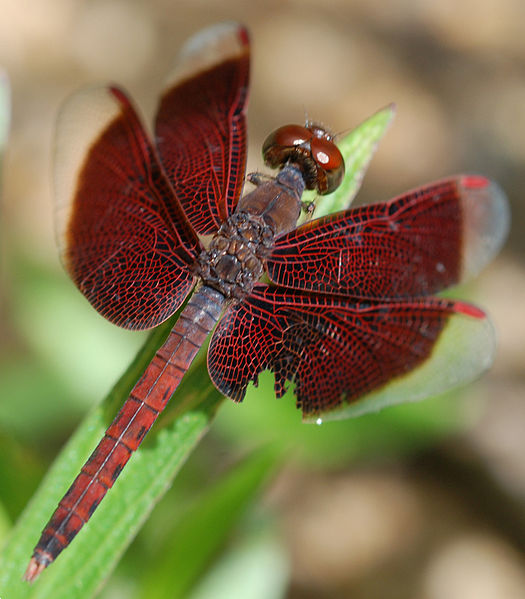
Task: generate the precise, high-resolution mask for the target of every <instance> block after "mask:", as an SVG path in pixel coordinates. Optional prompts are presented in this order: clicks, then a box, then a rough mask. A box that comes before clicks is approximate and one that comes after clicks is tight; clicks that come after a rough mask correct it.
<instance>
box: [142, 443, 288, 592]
mask: <svg viewBox="0 0 525 599" xmlns="http://www.w3.org/2000/svg"><path fill="white" fill-rule="evenodd" d="M279 457H280V454H279V453H278V452H276V451H275V450H274V449H265V450H259V451H257V452H255V453H254V454H252V455H251V456H250V457H249V458H248V459H246V460H244V461H243V462H242V463H241V464H240V465H238V466H237V467H236V468H235V469H234V470H233V471H232V472H230V473H229V474H228V475H227V476H226V477H223V478H222V479H221V480H220V481H219V482H218V483H216V484H215V485H214V486H213V487H212V488H211V489H209V490H208V491H207V492H205V493H204V495H203V496H202V497H201V498H200V499H198V500H196V501H195V502H194V503H193V504H192V506H191V508H190V509H189V510H188V511H187V512H185V513H183V514H181V516H180V518H179V519H178V521H177V522H176V523H175V525H174V526H173V527H172V528H171V529H170V530H169V532H168V533H167V535H166V536H167V537H169V540H168V541H167V543H164V544H162V543H161V545H162V550H161V552H160V553H159V555H158V556H157V558H156V559H154V560H153V562H154V564H155V566H154V567H153V568H151V569H149V570H148V571H147V572H146V574H145V576H144V581H143V585H142V587H143V590H142V594H141V595H140V596H141V597H143V598H144V599H162V598H164V597H170V599H178V598H183V597H187V596H188V592H189V590H190V589H191V587H192V586H193V585H194V584H195V583H196V582H197V581H198V580H199V579H200V578H201V577H202V574H203V571H205V569H206V568H207V566H208V565H209V563H210V561H211V559H212V558H213V557H214V556H215V554H216V553H217V552H218V550H219V549H220V548H221V546H222V545H223V544H224V542H225V540H226V538H227V536H228V534H229V532H230V531H231V529H232V528H233V527H234V525H235V524H236V523H237V522H238V521H239V519H240V518H241V516H242V515H243V514H244V512H245V511H246V509H247V507H248V506H249V505H250V504H251V503H252V502H253V500H254V499H255V497H256V496H257V494H258V493H259V492H260V490H261V488H262V487H263V485H264V484H265V483H266V482H267V480H268V478H269V476H270V475H271V474H272V473H273V472H274V471H275V468H276V466H277V464H278V462H279Z"/></svg>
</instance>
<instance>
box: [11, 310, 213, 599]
mask: <svg viewBox="0 0 525 599" xmlns="http://www.w3.org/2000/svg"><path fill="white" fill-rule="evenodd" d="M177 316H178V315H177ZM177 316H175V317H174V318H172V319H170V320H169V321H168V322H167V323H166V324H165V325H163V326H161V327H159V328H158V329H156V330H155V331H154V332H153V333H152V334H151V336H150V338H149V339H148V341H147V342H146V344H145V346H144V348H143V349H142V350H141V351H140V352H139V354H138V356H137V358H136V359H135V360H134V362H133V363H132V365H131V366H130V368H129V369H128V370H127V371H126V373H125V374H124V376H123V377H122V378H121V379H120V381H119V382H118V383H117V385H116V386H115V387H114V389H113V390H112V392H111V393H110V394H109V396H108V397H107V398H106V399H105V401H104V402H103V403H102V404H101V405H100V406H99V407H97V408H96V409H95V410H94V411H93V412H92V413H90V414H89V415H88V416H87V417H86V419H85V420H84V422H83V423H82V424H81V425H80V427H79V428H78V430H77V431H76V433H75V434H74V436H73V437H72V438H71V440H70V441H69V443H68V444H67V446H66V447H65V448H64V449H63V451H62V452H61V454H60V455H59V457H58V458H57V459H56V461H55V463H54V465H53V467H52V468H51V469H50V471H49V473H48V475H47V476H46V478H45V479H44V481H43V483H42V484H41V486H40V488H39V490H38V492H37V493H36V494H35V496H34V497H33V499H32V501H31V502H30V504H29V505H28V507H27V508H26V510H25V511H24V513H23V514H22V517H21V518H20V520H19V521H18V523H17V525H16V527H15V528H14V529H13V531H12V534H11V536H10V538H9V541H8V543H7V545H6V546H5V548H4V551H3V552H2V555H1V556H0V596H1V597H2V598H6V597H7V598H10V597H16V598H17V599H24V598H26V597H31V598H38V599H45V598H51V597H52V598H53V599H62V598H63V599H66V598H67V599H73V598H87V597H92V596H93V595H94V593H95V592H96V591H97V590H98V589H99V588H100V587H101V586H102V584H103V582H104V580H105V579H106V578H107V576H108V575H109V574H110V572H111V571H112V570H113V568H114V566H115V564H116V563H117V561H118V560H119V558H120V556H121V554H122V553H123V552H124V550H125V549H126V547H127V546H128V544H129V543H130V542H131V540H132V539H133V537H134V536H135V534H136V532H137V531H138V530H139V528H140V527H141V525H142V524H143V522H144V520H145V519H146V518H147V516H148V514H149V512H150V511H151V509H152V508H153V506H154V505H155V503H156V502H157V501H158V500H159V498H160V497H161V496H162V495H163V493H164V492H165V491H166V489H167V488H168V487H169V485H170V483H171V481H172V479H173V477H174V476H175V474H176V472H177V471H178V470H179V468H180V467H181V466H182V464H183V463H184V461H185V460H186V458H187V457H188V455H189V454H190V452H191V451H192V450H193V448H194V447H195V445H196V444H197V443H198V441H199V439H200V438H201V437H202V435H203V434H204V433H205V432H206V430H207V428H208V426H209V424H210V421H211V420H212V418H213V416H214V414H215V411H216V409H217V406H218V404H219V402H220V401H221V399H222V398H221V396H220V394H219V393H218V392H217V391H216V390H215V389H214V388H213V386H212V385H211V384H210V382H209V378H208V377H207V376H203V373H204V372H205V364H204V363H203V360H202V356H203V354H202V353H201V354H200V356H199V357H198V358H197V360H198V362H197V363H196V364H195V367H194V368H192V369H191V370H190V371H189V372H188V373H187V375H186V376H185V377H184V379H183V382H182V384H181V385H180V387H179V389H178V390H177V392H176V394H175V395H174V397H173V398H172V400H171V404H170V407H169V408H168V410H167V413H165V414H164V415H163V417H162V422H161V423H158V424H157V425H156V426H155V428H154V430H153V431H152V433H150V435H149V436H148V438H147V439H146V441H145V442H144V443H143V445H142V447H141V448H140V449H139V450H138V451H137V452H136V454H135V455H134V456H133V457H132V459H131V460H130V462H129V464H128V465H127V467H126V469H125V470H124V472H123V474H122V475H121V477H119V479H118V481H117V482H116V484H115V486H114V488H113V489H111V491H110V492H109V493H108V495H107V496H106V498H105V499H104V501H103V502H102V504H101V506H100V508H99V509H98V510H97V511H96V513H95V514H94V515H93V517H92V519H91V520H90V522H89V524H88V525H87V526H85V527H84V528H83V529H82V530H81V531H80V533H79V534H78V536H77V537H76V538H75V539H74V541H73V543H72V544H71V546H69V547H68V548H67V550H66V551H64V553H63V554H61V555H60V556H59V557H58V559H57V561H56V563H54V564H52V565H51V566H50V567H49V568H48V569H47V570H46V571H44V572H43V573H42V575H41V577H40V578H39V579H38V581H36V583H35V584H34V585H32V586H31V585H29V584H27V583H25V582H22V580H21V578H22V575H23V573H24V571H25V568H26V566H27V562H28V560H29V558H30V556H31V553H32V550H33V547H34V545H35V544H36V542H37V541H38V537H39V535H40V531H41V530H42V528H43V527H44V525H45V524H46V522H47V520H48V519H49V517H50V516H51V513H52V512H53V510H54V508H55V507H56V505H57V503H58V501H59V500H60V498H61V497H62V495H63V493H64V492H65V491H66V490H67V488H68V487H69V485H70V484H71V482H72V481H73V479H74V477H75V476H76V474H77V473H78V472H79V470H80V467H81V466H82V464H83V463H84V461H85V459H86V458H87V457H88V456H89V455H90V453H91V451H92V450H93V448H94V447H95V445H96V444H97V442H98V441H99V440H100V438H101V436H102V435H103V433H104V431H105V429H106V427H107V426H108V424H109V423H110V421H111V419H112V417H113V416H114V415H115V413H116V412H117V410H118V408H119V407H120V406H121V405H122V403H123V402H124V400H125V399H126V398H127V396H128V394H129V391H130V390H131V388H132V387H133V384H134V383H135V382H136V380H137V379H138V378H139V376H140V374H141V373H142V372H143V370H144V369H145V367H146V366H147V364H148V363H149V362H150V360H151V358H152V357H153V355H154V353H155V351H156V349H157V348H158V347H159V345H160V343H161V342H162V341H163V339H164V338H165V337H166V336H167V334H168V332H169V330H170V328H171V327H172V326H173V322H174V320H175V318H177ZM162 425H164V426H162Z"/></svg>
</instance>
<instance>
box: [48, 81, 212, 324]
mask: <svg viewBox="0 0 525 599" xmlns="http://www.w3.org/2000/svg"><path fill="white" fill-rule="evenodd" d="M54 183H55V199H56V218H55V221H56V230H57V237H58V244H59V249H60V254H61V258H62V261H63V263H64V265H65V267H66V269H67V271H68V272H69V274H70V275H71V278H72V279H73V281H74V282H75V284H76V285H77V286H78V288H79V289H80V291H82V293H83V294H84V295H85V296H86V297H87V299H88V300H89V301H90V302H91V304H92V305H93V306H94V307H95V308H96V309H97V310H98V311H99V312H100V313H101V314H102V315H103V316H105V317H106V318H108V319H109V320H110V321H112V322H114V323H115V324H118V325H120V326H123V327H126V328H130V329H145V328H149V327H153V326H155V325H157V324H159V323H160V322H162V321H163V320H165V319H166V318H168V317H169V316H170V315H171V314H172V313H173V312H174V311H175V310H176V309H177V307H178V306H179V305H180V304H181V302H182V301H183V300H184V298H185V297H186V295H187V294H188V292H189V290H190V289H191V287H192V285H193V276H192V274H191V272H190V266H191V264H192V262H193V260H194V256H195V255H197V253H198V252H199V251H200V250H199V248H200V243H199V240H198V238H197V236H196V234H195V233H194V232H193V230H192V229H191V226H190V224H189V222H188V221H187V219H186V218H185V216H184V212H183V210H182V208H181V206H180V204H179V203H178V201H177V200H176V198H175V196H174V193H173V190H172V189H171V187H170V185H169V183H168V181H167V179H166V177H165V176H164V174H163V173H162V169H161V168H160V165H159V163H158V161H157V160H156V158H155V155H154V152H153V149H152V146H151V143H150V142H149V140H148V139H147V136H146V134H145V132H144V129H143V127H142V125H141V123H140V121H139V119H138V117H137V115H136V113H135V111H134V109H133V107H132V106H131V104H130V102H129V100H128V99H127V97H126V96H125V95H124V93H123V92H122V91H120V90H118V89H116V88H107V87H97V88H89V89H85V90H82V91H80V92H78V93H76V94H75V95H73V96H72V97H71V98H70V99H69V100H68V101H67V102H66V104H65V105H64V107H63V108H62V111H61V113H60V115H59V119H58V124H57V132H56V139H55V160H54Z"/></svg>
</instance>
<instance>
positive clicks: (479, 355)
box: [208, 285, 494, 416]
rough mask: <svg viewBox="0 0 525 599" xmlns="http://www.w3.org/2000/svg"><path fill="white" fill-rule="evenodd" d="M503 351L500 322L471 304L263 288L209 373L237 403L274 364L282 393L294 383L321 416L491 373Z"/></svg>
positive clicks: (220, 345)
mask: <svg viewBox="0 0 525 599" xmlns="http://www.w3.org/2000/svg"><path fill="white" fill-rule="evenodd" d="M493 351H494V339H493V332H492V327H491V325H490V322H489V321H488V319H487V318H486V317H485V315H484V313H483V312H482V311H481V310H479V309H478V308H475V307H473V306H470V305H468V304H464V303H459V302H453V301H448V300H444V299H437V298H424V299H419V300H409V301H396V302H388V303H385V302H350V301H347V300H344V299H341V298H336V297H332V296H323V295H319V294H304V293H301V292H299V291H292V290H288V289H278V288H275V287H267V286H265V285H258V286H257V287H256V288H255V290H254V292H253V294H252V295H251V296H249V297H248V298H247V299H246V300H245V301H244V302H242V303H239V304H235V305H233V306H231V307H230V308H229V309H228V311H227V312H226V313H225V315H224V317H223V319H222V320H221V321H220V323H219V325H218V327H217V329H216V330H215V333H214V334H213V337H212V340H211V344H210V348H209V352H208V369H209V373H210V376H211V378H212V380H213V382H214V384H215V385H216V386H217V388H218V389H219V390H220V391H221V392H222V393H224V394H225V395H228V396H230V397H231V398H232V399H234V400H236V401H240V400H242V398H243V397H244V394H245V391H246V386H247V385H248V383H249V382H250V381H254V382H256V381H257V377H258V374H259V372H261V371H263V370H266V369H268V370H271V371H272V372H273V373H274V375H275V391H276V395H277V396H278V397H280V396H282V395H283V393H284V392H285V390H286V385H287V383H288V382H289V381H290V382H293V383H294V384H295V394H296V395H297V405H298V407H300V408H302V410H303V413H304V414H305V415H306V416H308V415H310V416H314V415H319V414H322V413H323V412H326V411H331V410H335V409H339V413H340V412H341V408H345V407H346V408H347V410H346V411H347V412H348V411H351V410H354V412H355V411H366V410H369V409H371V407H372V408H374V409H377V408H378V407H380V406H381V405H385V404H391V403H398V402H402V401H403V402H405V401H411V400H415V399H421V398H422V397H426V396H429V395H432V394H435V393H438V392H441V391H444V390H446V389H448V388H450V387H453V386H455V385H458V384H459V383H461V382H465V381H468V380H470V379H472V378H474V377H475V376H476V375H477V374H479V372H481V371H482V370H484V369H485V368H486V367H487V366H488V364H489V363H490V360H491V358H492V354H493ZM366 394H370V395H369V396H368V397H363V396H366ZM358 399H361V400H365V399H368V400H369V401H368V402H366V403H367V407H366V408H364V407H363V405H364V403H363V401H361V402H359V404H357V405H352V404H355V402H356V400H358ZM345 415H347V414H345Z"/></svg>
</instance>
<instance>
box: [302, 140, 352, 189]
mask: <svg viewBox="0 0 525 599" xmlns="http://www.w3.org/2000/svg"><path fill="white" fill-rule="evenodd" d="M310 150H311V154H312V159H313V160H314V161H315V163H316V165H317V171H318V173H317V179H318V188H317V189H318V191H319V193H320V194H323V195H324V194H327V193H331V192H332V191H335V190H336V189H337V188H338V187H339V185H340V184H341V181H342V180H343V177H344V174H345V161H344V159H343V156H342V154H341V152H340V151H339V148H338V147H337V146H336V145H335V144H334V142H333V141H331V140H330V139H328V138H326V137H313V138H312V140H311V142H310ZM321 182H322V188H321Z"/></svg>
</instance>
